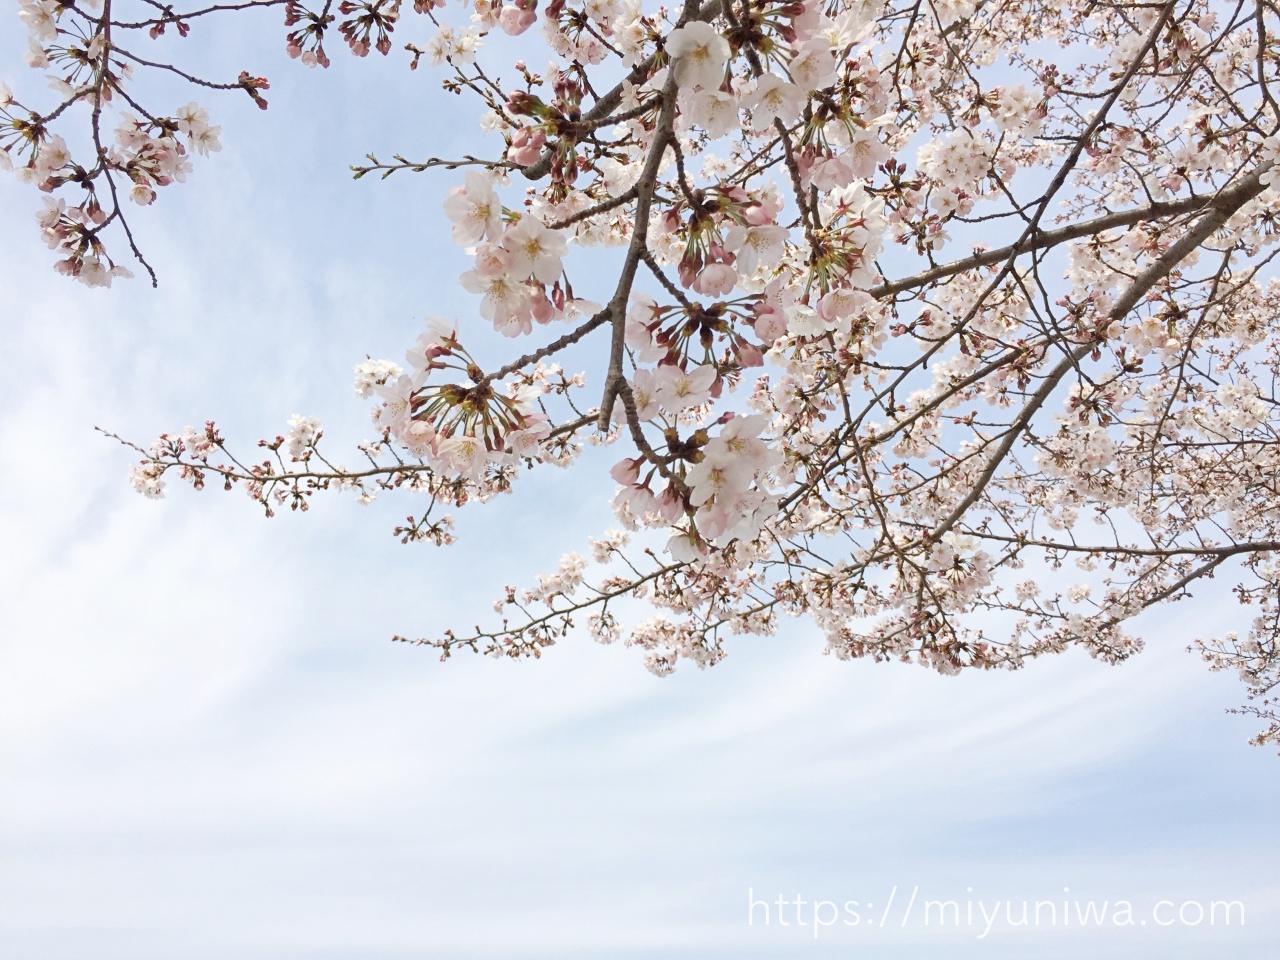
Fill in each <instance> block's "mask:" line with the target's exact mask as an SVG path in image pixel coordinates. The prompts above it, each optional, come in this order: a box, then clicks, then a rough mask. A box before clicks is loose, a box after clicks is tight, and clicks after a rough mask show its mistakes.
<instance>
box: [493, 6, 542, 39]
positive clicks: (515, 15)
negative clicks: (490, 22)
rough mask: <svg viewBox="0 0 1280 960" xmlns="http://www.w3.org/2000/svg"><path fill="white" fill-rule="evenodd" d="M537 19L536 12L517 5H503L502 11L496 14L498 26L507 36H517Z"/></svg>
mask: <svg viewBox="0 0 1280 960" xmlns="http://www.w3.org/2000/svg"><path fill="white" fill-rule="evenodd" d="M537 19H538V14H537V13H535V12H534V11H533V10H521V9H520V8H519V7H503V8H502V13H501V14H499V15H498V26H499V27H501V28H502V32H503V33H505V34H507V35H508V36H511V37H518V36H520V34H522V33H524V32H525V31H526V30H528V29H529V28H530V27H532V26H533V24H534V22H535V21H536V20H537Z"/></svg>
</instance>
